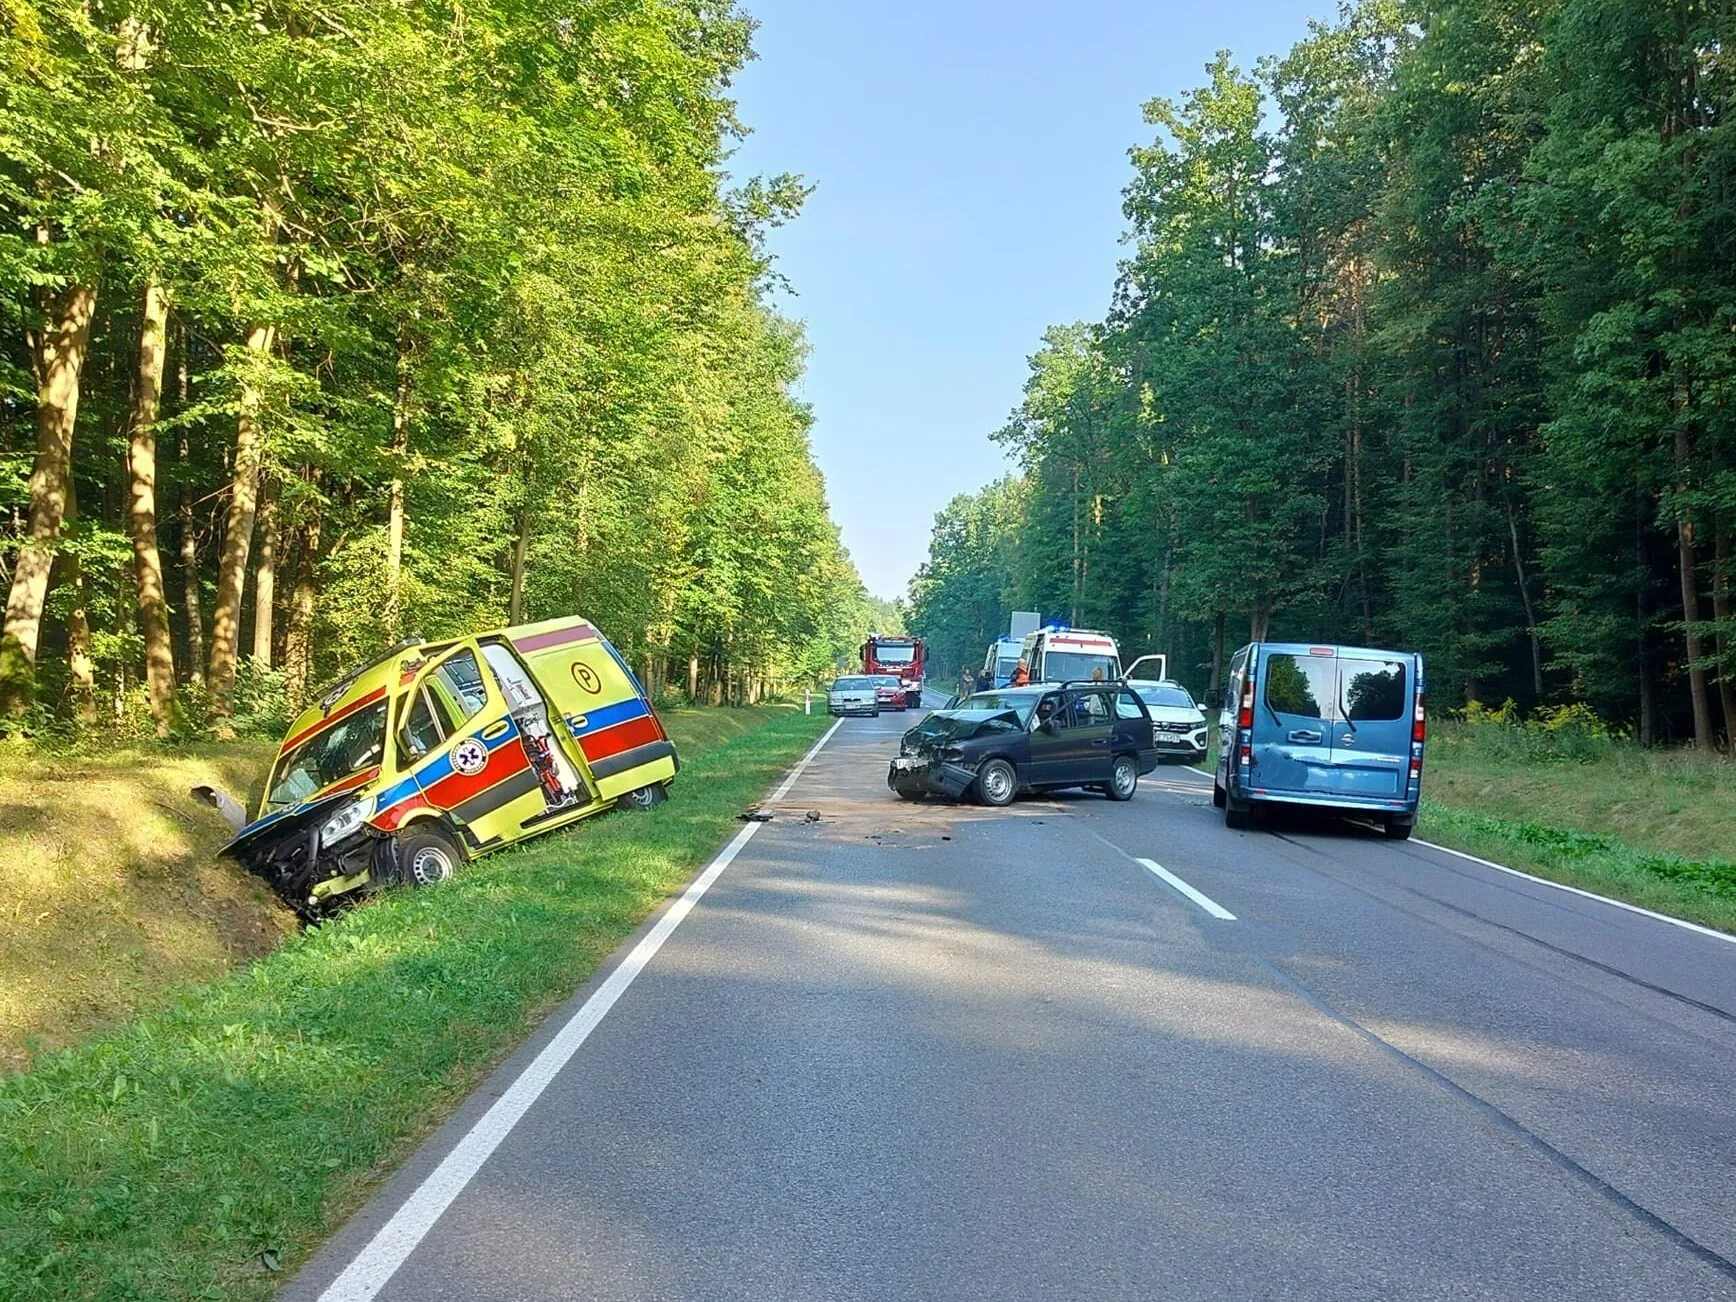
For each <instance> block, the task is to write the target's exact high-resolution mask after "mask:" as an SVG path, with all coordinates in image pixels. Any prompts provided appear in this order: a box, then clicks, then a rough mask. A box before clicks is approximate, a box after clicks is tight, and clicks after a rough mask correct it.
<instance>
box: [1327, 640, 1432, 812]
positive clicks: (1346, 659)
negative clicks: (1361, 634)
mask: <svg viewBox="0 0 1736 1302" xmlns="http://www.w3.org/2000/svg"><path fill="white" fill-rule="evenodd" d="M1415 692H1416V667H1415V663H1414V658H1413V657H1410V656H1382V655H1378V654H1375V653H1370V652H1356V651H1341V652H1339V654H1338V709H1337V710H1336V712H1335V713H1336V715H1337V718H1336V719H1335V720H1334V722H1333V723H1332V790H1333V791H1334V792H1335V793H1336V794H1338V795H1341V796H1367V797H1370V798H1372V799H1377V800H1396V799H1398V798H1400V797H1402V796H1403V795H1404V794H1405V782H1406V779H1407V778H1408V776H1409V764H1410V749H1411V722H1412V720H1411V713H1412V704H1411V703H1412V701H1413V700H1414V699H1415Z"/></svg>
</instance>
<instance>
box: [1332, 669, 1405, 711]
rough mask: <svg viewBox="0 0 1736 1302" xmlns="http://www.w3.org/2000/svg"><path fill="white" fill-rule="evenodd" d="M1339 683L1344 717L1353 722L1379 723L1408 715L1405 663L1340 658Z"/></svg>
mask: <svg viewBox="0 0 1736 1302" xmlns="http://www.w3.org/2000/svg"><path fill="white" fill-rule="evenodd" d="M1338 684H1339V689H1340V692H1341V694H1342V698H1343V706H1342V708H1343V710H1344V717H1345V718H1347V719H1349V720H1350V721H1351V722H1353V723H1362V722H1365V721H1366V722H1369V723H1379V722H1383V721H1390V720H1393V719H1402V718H1404V715H1405V705H1406V704H1407V702H1406V699H1405V697H1406V693H1405V688H1404V662H1403V661H1402V660H1357V659H1351V658H1346V657H1340V658H1339V661H1338Z"/></svg>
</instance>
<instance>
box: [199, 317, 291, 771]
mask: <svg viewBox="0 0 1736 1302" xmlns="http://www.w3.org/2000/svg"><path fill="white" fill-rule="evenodd" d="M275 338H276V331H275V330H274V329H273V327H271V326H268V325H260V324H255V325H254V326H252V327H251V328H250V329H249V330H248V331H247V351H248V352H249V353H250V354H251V357H250V359H249V360H250V361H252V362H254V363H257V362H259V361H260V360H262V359H263V358H264V357H265V356H266V355H267V354H269V353H270V352H271V347H272V343H273V341H274V340H275ZM262 400H263V399H262V395H261V393H260V391H259V383H258V377H257V376H254V375H248V376H245V377H243V379H242V382H241V410H240V413H239V414H238V415H237V417H236V421H235V479H234V484H233V487H232V488H231V491H230V494H229V512H228V516H227V518H226V521H225V524H224V530H223V554H222V557H221V558H220V559H219V561H218V563H217V604H216V605H215V606H214V607H213V608H212V610H211V730H212V732H213V733H214V734H215V735H216V736H217V737H218V739H219V740H224V741H227V740H231V739H233V738H234V736H235V728H234V726H233V725H232V724H231V723H230V718H231V716H232V715H233V714H234V712H235V657H236V655H237V652H238V649H239V645H240V641H241V596H242V589H243V584H244V581H245V579H246V577H247V554H248V552H249V551H251V550H252V547H253V517H254V515H255V513H256V511H257V510H258V492H259V460H260V456H261V454H262V452H263V448H262V447H261V446H260V438H261V431H260V420H259V412H260V405H261V403H262Z"/></svg>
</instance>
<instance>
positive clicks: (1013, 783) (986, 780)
mask: <svg viewBox="0 0 1736 1302" xmlns="http://www.w3.org/2000/svg"><path fill="white" fill-rule="evenodd" d="M976 789H977V796H978V797H979V798H980V799H981V800H982V802H983V804H985V805H993V806H995V807H996V808H997V809H998V808H1001V807H1003V806H1006V805H1010V804H1012V803H1013V797H1014V796H1016V795H1018V794H1019V775H1018V774H1017V773H1014V772H1013V766H1012V765H1011V764H1009V763H1007V762H1006V761H1005V760H1003V759H992V760H990V761H989V762H988V763H987V764H984V765H983V766H982V767H981V768H980V769H978V770H977V780H976Z"/></svg>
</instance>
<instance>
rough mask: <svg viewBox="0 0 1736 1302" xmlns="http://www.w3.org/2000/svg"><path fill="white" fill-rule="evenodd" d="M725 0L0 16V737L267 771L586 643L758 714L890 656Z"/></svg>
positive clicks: (65, 4) (65, 6) (51, 2)
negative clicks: (217, 750)
mask: <svg viewBox="0 0 1736 1302" xmlns="http://www.w3.org/2000/svg"><path fill="white" fill-rule="evenodd" d="M751 38H752V23H751V21H750V20H749V19H748V18H746V17H745V16H744V15H743V14H742V13H740V12H739V11H738V10H737V9H736V8H735V7H734V5H733V4H731V3H720V2H719V0H595V2H587V3H580V4H571V3H566V4H555V3H551V2H550V0H484V3H475V2H474V0H471V2H470V3H464V2H462V0H430V2H429V3H420V4H392V5H380V4H372V3H365V2H364V0H312V2H311V3H310V2H307V0H235V2H234V3H223V4H218V5H212V4H208V3H205V0H0V588H3V589H4V590H5V592H6V594H7V596H6V608H5V622H4V641H3V644H0V729H4V730H7V731H11V732H15V733H54V732H56V731H57V730H59V731H62V732H77V731H82V732H85V733H86V734H88V735H96V736H115V737H139V736H149V735H152V734H155V735H158V736H180V735H198V734H201V733H209V734H211V735H215V736H218V737H223V736H227V735H232V734H234V733H235V732H236V731H237V730H238V729H239V730H241V731H246V730H248V728H249V727H254V728H256V729H265V730H269V728H270V727H271V726H274V725H275V721H276V720H277V719H279V718H281V716H282V714H283V712H284V711H285V710H286V709H293V708H295V707H296V706H298V705H299V704H300V703H301V702H302V701H304V700H306V699H307V698H308V696H309V695H310V693H311V692H312V691H313V690H314V689H315V688H317V686H318V685H319V684H320V683H322V682H323V681H326V680H329V679H330V678H331V677H333V676H334V675H336V674H337V673H338V672H341V671H342V670H343V669H344V668H346V667H347V666H348V665H349V664H351V663H353V662H354V661H356V660H357V659H358V658H361V657H364V656H366V655H367V654H369V653H371V652H374V651H377V650H378V649H380V648H382V647H384V646H385V645H387V644H389V643H391V642H393V641H395V640H397V639H399V638H400V637H403V636H406V635H423V636H427V637H430V638H433V637H441V636H450V635H454V634H458V633H462V632H464V631H466V630H475V629H480V628H486V627H490V626H495V625H499V624H502V623H507V622H520V621H528V620H533V619H538V618H543V617H547V616H550V615H555V614H561V613H567V612H572V611H581V612H583V613H584V614H586V615H588V616H590V617H591V618H592V619H593V620H595V621H596V622H597V623H598V624H599V625H600V626H601V627H602V628H603V629H604V630H605V631H606V632H607V633H608V634H609V635H610V636H611V638H612V639H613V640H614V641H615V642H616V644H617V645H618V646H619V647H620V648H621V650H622V652H623V653H624V654H625V655H626V656H627V657H628V658H629V659H630V660H631V662H632V663H633V665H634V666H635V668H636V669H638V671H639V672H640V673H641V675H642V676H643V677H644V679H645V680H646V682H647V686H648V688H649V689H650V690H651V691H652V692H654V693H659V694H663V693H678V694H682V695H687V696H691V697H693V698H695V699H699V700H706V701H711V702H723V701H730V702H744V701H752V700H755V699H758V698H760V697H761V696H763V695H764V694H766V693H767V692H769V691H771V690H774V689H775V688H777V687H778V686H779V685H780V684H783V683H787V682H789V681H791V680H794V679H797V678H802V677H807V676H810V675H813V674H816V673H819V672H822V671H824V670H825V669H827V668H829V667H830V666H831V665H832V664H833V663H834V661H835V659H836V658H837V657H838V656H839V655H841V654H844V653H845V652H847V651H848V650H849V649H850V648H851V647H853V646H854V645H855V643H856V642H857V640H858V639H859V635H860V634H861V633H862V632H863V631H864V629H865V628H866V624H867V619H868V614H867V607H866V604H865V603H866V594H865V592H864V591H863V588H862V585H861V583H860V581H859V580H858V579H857V576H856V572H855V569H854V567H853V565H852V564H851V562H850V559H849V557H848V555H847V554H846V553H845V551H844V550H843V548H842V546H841V544H840V542H839V538H838V534H837V530H836V528H835V526H834V525H833V523H832V521H831V519H830V516H829V512H828V507H827V502H826V496H825V485H824V483H823V482H822V480H821V477H820V475H819V472H818V471H817V470H816V468H815V466H814V463H813V460H812V457H811V455H810V450H809V443H808V426H809V414H808V412H807V410H806V409H805V407H804V406H803V405H802V404H800V403H799V402H797V401H796V400H794V399H793V398H792V397H791V386H792V385H793V383H794V382H795V381H796V379H797V378H798V377H799V375H800V374H801V371H802V367H803V362H804V351H805V345H804V342H803V338H802V334H801V331H800V329H799V327H797V326H796V325H795V324H793V323H792V322H790V321H787V320H784V319H781V318H780V317H779V316H778V315H777V314H776V313H775V312H774V311H772V310H771V309H770V308H769V306H768V297H769V291H770V289H771V288H772V287H773V286H774V285H775V284H776V277H775V272H774V271H773V270H772V268H771V265H770V262H769V259H768V257H767V255H766V252H765V247H764V240H765V236H766V232H767V231H768V230H769V229H770V228H771V227H773V226H775V225H777V224H778V223H780V222H782V221H784V220H786V219H787V218H789V217H791V216H792V215H793V214H794V213H795V212H796V211H797V210H798V209H799V207H800V205H801V201H802V199H803V197H804V194H805V188H804V186H803V185H802V183H801V182H800V181H799V180H798V179H796V178H793V177H790V176H779V177H773V178H763V179H755V180H750V181H747V182H746V183H744V184H740V185H738V186H736V187H735V188H731V187H730V185H729V183H728V182H727V180H726V168H725V164H726V161H727V158H728V155H729V151H730V148H731V146H732V143H733V142H734V141H735V140H736V139H738V138H739V137H740V135H741V134H742V132H743V130H744V127H743V126H742V124H741V123H740V122H739V121H738V120H737V118H736V115H735V110H734V105H733V103H732V102H731V100H730V98H729V87H730V83H731V78H732V76H733V74H735V73H736V72H737V70H739V69H740V68H741V67H742V65H743V64H744V62H745V61H746V60H747V59H749V58H750V57H751V56H752V50H751Z"/></svg>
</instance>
